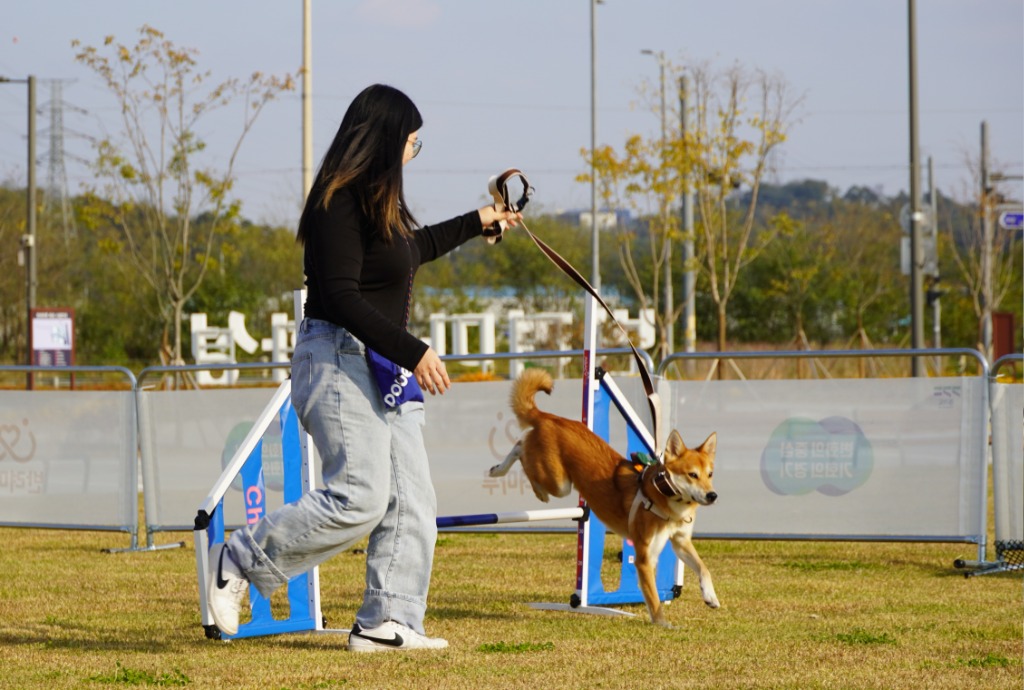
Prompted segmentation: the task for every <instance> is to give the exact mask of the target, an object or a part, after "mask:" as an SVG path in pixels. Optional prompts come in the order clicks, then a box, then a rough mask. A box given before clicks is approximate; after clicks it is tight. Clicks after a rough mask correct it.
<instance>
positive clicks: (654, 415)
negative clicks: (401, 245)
mask: <svg viewBox="0 0 1024 690" xmlns="http://www.w3.org/2000/svg"><path fill="white" fill-rule="evenodd" d="M514 177H518V178H520V180H521V181H522V183H523V188H524V192H523V196H522V198H521V199H519V200H518V201H516V202H514V203H510V200H509V198H508V181H509V180H510V179H512V178H514ZM490 187H491V189H492V194H493V195H494V196H495V203H498V201H497V199H498V195H499V194H500V195H501V203H502V204H504V206H505V208H507V209H509V210H513V211H515V212H517V213H518V212H519V211H520V210H522V208H523V206H525V205H526V202H527V201H528V200H529V196H530V194H531V193H532V191H533V187H531V186H530V182H529V180H527V179H526V175H524V174H523V173H522V171H520V170H517V169H516V168H510V169H509V170H506V171H505V172H503V173H501V175H498V176H496V177H494V178H491V184H490ZM495 190H497V191H496V192H495ZM498 210H502V209H498ZM519 224H520V225H521V226H522V228H523V231H524V232H525V233H526V234H527V235H529V236H530V239H531V240H533V243H534V244H535V245H537V248H538V249H540V250H541V251H542V252H543V253H544V255H545V256H547V257H548V259H550V260H551V262H552V263H553V264H555V266H557V267H558V268H559V269H561V271H562V272H563V273H565V274H566V275H567V276H569V277H570V278H572V279H573V280H574V281H576V284H577V285H579V286H580V287H582V288H583V289H584V290H586V291H587V292H588V293H590V295H591V297H593V298H594V299H596V300H597V302H598V304H600V305H601V306H602V307H604V310H605V311H606V312H608V316H609V317H610V318H611V320H612V322H614V323H615V325H616V326H618V327H619V330H620V331H622V335H623V336H624V337H625V338H626V342H627V343H629V349H631V350H632V351H633V358H634V359H635V360H636V365H637V369H638V370H639V371H640V379H641V380H642V381H643V383H644V391H645V392H646V393H647V404H648V405H649V406H650V409H651V420H652V425H653V427H654V428H653V429H652V430H651V432H652V433H651V436H652V437H653V438H654V443H655V446H656V447H655V449H654V450H655V455H656V456H657V458H658V459H659V460H660V459H661V441H660V440H659V436H658V428H659V426H660V422H661V398H660V396H659V395H658V393H657V391H655V390H654V382H653V381H652V380H651V374H650V372H649V371H647V365H646V364H644V360H643V358H642V357H640V353H639V352H638V351H637V349H636V347H635V346H634V345H633V341H632V340H631V339H630V337H629V333H627V332H626V329H625V328H624V327H623V326H622V324H621V323H619V321H618V319H616V318H615V315H614V314H613V313H612V310H611V309H610V308H609V307H608V305H607V304H606V303H605V301H604V300H603V299H601V295H599V294H597V290H595V289H594V288H593V286H592V285H591V284H590V283H589V282H587V279H586V278H584V277H583V276H582V275H580V272H579V271H577V270H576V269H575V268H574V267H573V265H572V264H570V263H569V262H568V261H566V260H565V259H563V258H562V257H561V255H559V253H558V252H556V251H555V250H554V249H552V248H551V247H549V246H548V245H547V244H546V243H545V242H544V241H543V240H541V239H540V238H539V237H537V236H536V235H534V234H533V233H532V232H530V229H529V228H528V227H526V223H524V222H523V221H522V220H521V219H520V221H519ZM501 230H504V228H501ZM501 230H499V231H498V232H499V234H498V237H499V238H500V232H501Z"/></svg>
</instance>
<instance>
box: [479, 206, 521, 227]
mask: <svg viewBox="0 0 1024 690" xmlns="http://www.w3.org/2000/svg"><path fill="white" fill-rule="evenodd" d="M496 205H497V204H494V205H491V206H484V207H483V208H481V209H480V210H479V211H478V213H479V214H480V225H481V226H482V227H483V228H484V230H487V229H489V228H491V227H493V226H494V224H495V223H507V224H508V225H509V226H511V227H513V228H514V227H516V225H517V224H518V223H517V221H519V219H521V218H522V217H523V214H522V213H516V212H514V211H508V210H501V211H499V210H498V209H497V208H495V206H496Z"/></svg>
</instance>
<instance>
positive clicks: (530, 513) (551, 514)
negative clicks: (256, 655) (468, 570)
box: [437, 508, 585, 529]
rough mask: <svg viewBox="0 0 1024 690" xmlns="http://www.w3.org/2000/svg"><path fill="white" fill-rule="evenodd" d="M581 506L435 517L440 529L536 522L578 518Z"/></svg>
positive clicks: (582, 511)
mask: <svg viewBox="0 0 1024 690" xmlns="http://www.w3.org/2000/svg"><path fill="white" fill-rule="evenodd" d="M584 514H585V511H584V510H583V508H552V509H550V510H522V511H518V512H513V513H480V514H478V515H449V516H445V517H439V518H437V526H438V528H440V529H444V528H447V527H467V526H469V525H499V524H503V523H506V522H537V521H539V520H579V519H581V518H582V517H583V516H584Z"/></svg>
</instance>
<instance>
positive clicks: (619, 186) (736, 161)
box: [578, 64, 799, 355]
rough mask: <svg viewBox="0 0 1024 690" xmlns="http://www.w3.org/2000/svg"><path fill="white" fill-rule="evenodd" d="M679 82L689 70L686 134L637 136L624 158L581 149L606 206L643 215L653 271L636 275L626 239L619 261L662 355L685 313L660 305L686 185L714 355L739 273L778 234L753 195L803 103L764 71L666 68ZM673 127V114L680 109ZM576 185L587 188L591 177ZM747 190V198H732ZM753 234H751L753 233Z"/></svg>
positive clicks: (678, 237)
mask: <svg viewBox="0 0 1024 690" xmlns="http://www.w3.org/2000/svg"><path fill="white" fill-rule="evenodd" d="M668 69H669V72H670V73H671V74H673V75H674V76H673V80H672V81H673V83H675V82H676V81H677V79H676V77H677V76H678V75H680V74H682V73H683V71H684V69H685V72H686V73H687V74H688V75H689V77H690V83H691V84H692V93H691V98H690V99H689V102H688V108H690V109H691V110H692V114H693V116H692V117H691V118H690V120H691V121H692V122H693V123H694V125H693V126H692V127H691V128H690V131H687V132H686V133H685V134H684V133H682V132H680V131H675V132H672V131H671V130H669V132H667V134H666V138H665V140H661V139H655V140H650V139H644V138H643V137H641V136H640V135H633V136H631V137H629V138H628V139H627V141H626V142H625V145H624V147H623V152H622V153H621V154H618V153H616V151H615V150H614V149H613V148H612V147H610V146H603V147H599V148H598V149H597V150H596V151H594V152H590V151H588V150H584V151H583V156H584V158H585V159H586V160H587V161H588V162H590V160H591V158H592V159H593V162H594V169H595V174H596V176H597V180H596V185H597V189H598V193H599V195H600V197H601V199H602V201H603V203H605V204H606V205H608V206H617V207H627V208H631V209H633V210H635V211H638V212H639V213H640V215H642V216H646V217H647V218H648V220H649V222H648V223H647V232H648V233H649V240H650V241H649V243H648V244H649V247H650V256H649V257H647V260H648V261H649V262H650V263H649V266H650V269H649V270H647V271H641V270H639V267H638V264H637V257H635V256H634V255H633V247H632V242H630V241H629V238H626V240H625V241H623V242H621V243H620V247H619V249H620V258H621V260H622V263H623V268H624V270H625V272H626V275H627V277H628V280H629V282H630V285H631V286H632V288H633V290H634V292H635V293H636V296H637V298H638V300H639V302H640V304H641V307H653V308H654V311H655V314H656V315H657V317H656V318H657V324H656V325H657V329H658V333H659V336H660V337H659V340H660V341H661V344H660V347H659V349H660V354H661V355H664V354H666V353H667V348H668V347H669V345H670V344H669V343H667V342H666V337H665V335H666V332H667V322H666V318H671V319H673V320H675V319H678V317H679V314H680V312H681V310H682V307H681V306H679V307H674V308H673V309H672V310H671V311H670V314H669V316H668V317H666V316H665V315H664V314H663V310H662V309H661V308H659V287H658V286H659V285H660V276H661V275H662V272H663V271H664V270H665V269H666V268H667V264H666V260H667V257H668V256H670V255H671V253H672V252H671V251H670V245H671V243H673V242H678V241H680V240H682V239H684V236H683V233H682V231H681V230H680V223H679V218H678V214H675V213H666V212H665V210H666V209H670V208H672V207H675V206H678V204H679V202H680V199H681V198H682V195H683V194H684V193H685V192H687V191H689V190H690V189H691V188H692V190H693V192H694V194H695V197H696V210H697V220H696V227H695V234H696V237H695V238H692V239H695V241H696V244H697V253H696V256H695V257H694V259H693V262H694V265H691V266H686V267H684V268H686V269H692V270H700V271H701V272H702V273H703V274H704V276H705V277H706V279H707V284H708V288H709V290H710V293H711V298H712V300H713V301H714V303H715V305H716V308H717V321H718V337H717V345H718V349H719V350H724V349H725V345H726V340H727V336H728V326H727V323H728V322H727V312H728V304H729V299H730V297H731V295H732V293H733V290H734V289H735V287H736V282H737V280H738V278H739V275H740V273H741V272H742V269H743V267H744V266H746V265H748V264H749V263H750V262H751V261H753V260H754V259H755V258H756V257H757V256H758V254H759V253H760V252H761V251H762V250H763V249H764V247H765V246H766V245H767V244H768V242H770V241H771V240H772V239H773V237H774V236H775V234H776V230H775V229H774V226H772V225H770V224H769V225H766V226H764V227H757V226H756V224H755V219H756V216H755V211H756V208H757V201H758V191H759V189H760V186H761V181H762V180H763V178H764V176H765V174H766V173H767V172H768V170H769V162H770V159H771V154H772V153H773V151H774V150H775V149H776V148H777V147H778V146H779V145H780V144H782V143H783V142H784V141H785V139H786V130H787V128H788V126H789V125H790V118H791V117H792V114H793V112H794V110H795V108H796V106H797V105H798V103H799V99H794V98H792V97H791V96H790V93H789V88H788V85H787V84H786V82H785V81H784V80H783V79H781V78H779V77H775V76H771V75H768V74H766V73H764V72H762V71H753V72H751V71H749V70H747V69H745V68H743V67H741V66H738V65H737V66H733V67H731V68H729V69H726V70H724V71H714V70H712V69H711V68H710V66H708V65H707V64H703V65H697V66H694V67H689V68H683V67H677V66H675V65H672V64H668ZM676 118H677V121H678V111H676ZM578 179H579V180H580V181H584V182H589V181H590V176H589V175H586V174H584V175H581V176H579V178H578ZM740 189H743V190H744V191H745V192H747V193H745V194H742V195H741V194H739V193H737V190H740ZM755 230H756V232H755Z"/></svg>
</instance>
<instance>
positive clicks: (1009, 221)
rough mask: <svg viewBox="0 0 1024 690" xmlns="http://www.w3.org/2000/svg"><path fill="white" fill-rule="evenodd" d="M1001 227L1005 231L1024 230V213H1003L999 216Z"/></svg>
mask: <svg viewBox="0 0 1024 690" xmlns="http://www.w3.org/2000/svg"><path fill="white" fill-rule="evenodd" d="M999 227H1001V228H1002V229H1003V230H1020V229H1021V228H1024V213H1011V212H1010V211H1003V212H1002V213H1000V214H999Z"/></svg>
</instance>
